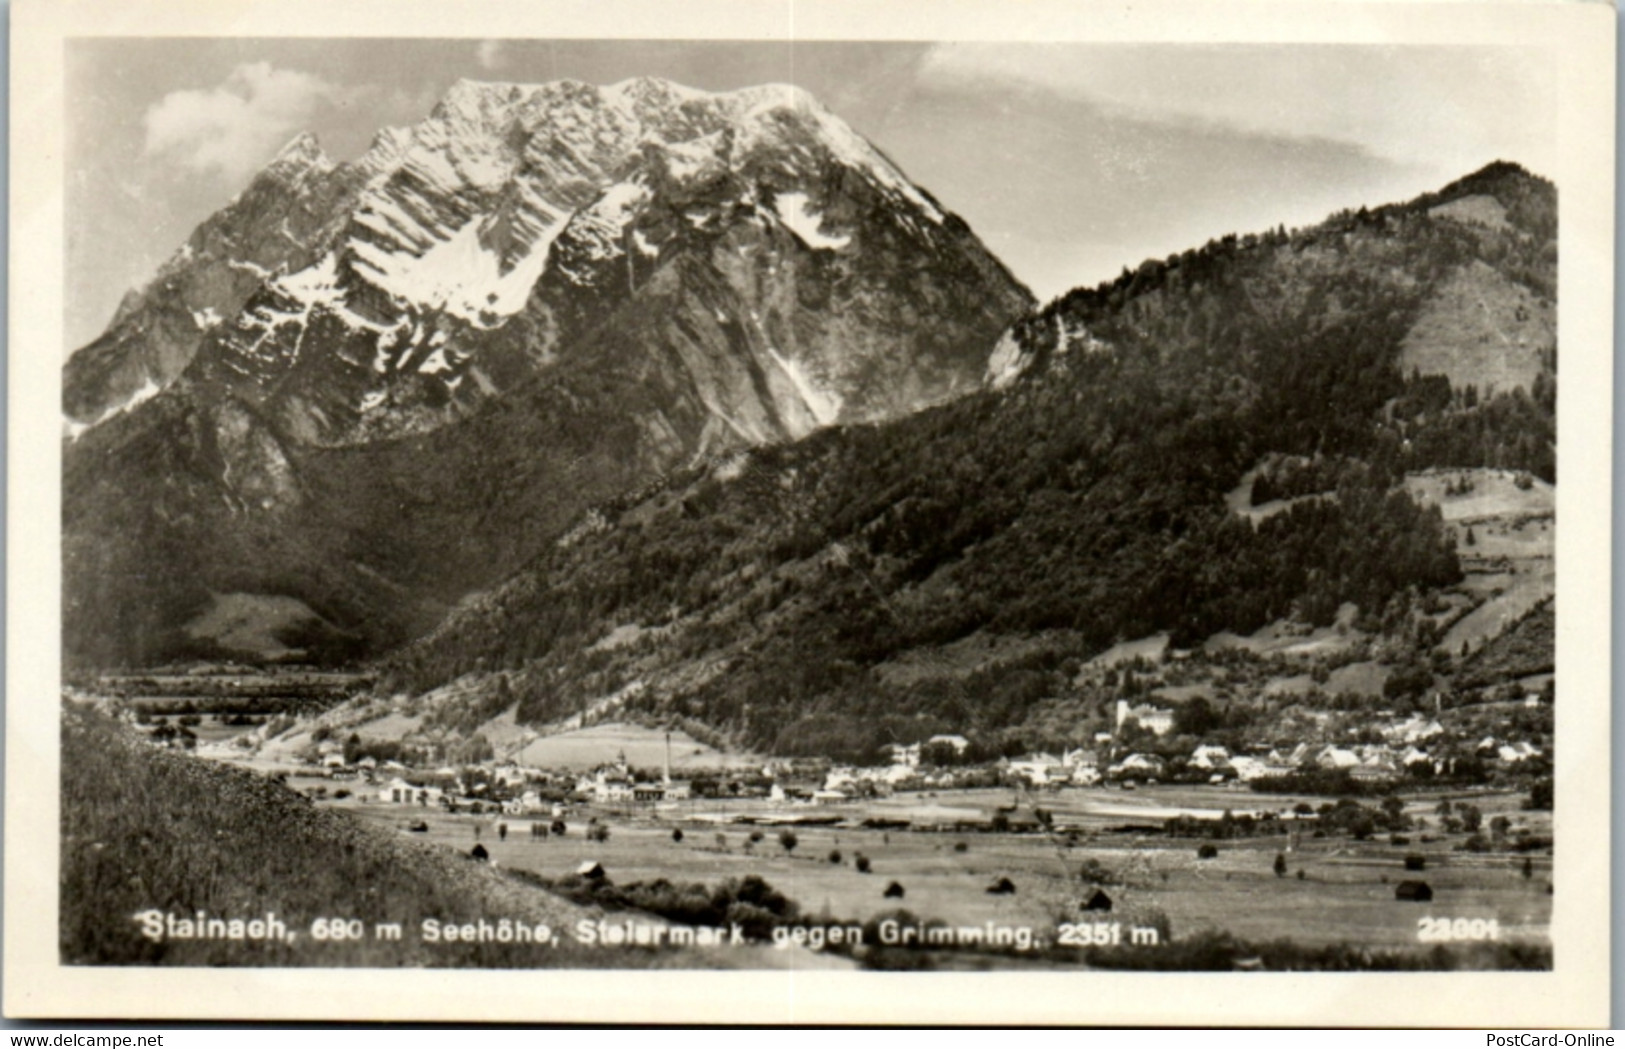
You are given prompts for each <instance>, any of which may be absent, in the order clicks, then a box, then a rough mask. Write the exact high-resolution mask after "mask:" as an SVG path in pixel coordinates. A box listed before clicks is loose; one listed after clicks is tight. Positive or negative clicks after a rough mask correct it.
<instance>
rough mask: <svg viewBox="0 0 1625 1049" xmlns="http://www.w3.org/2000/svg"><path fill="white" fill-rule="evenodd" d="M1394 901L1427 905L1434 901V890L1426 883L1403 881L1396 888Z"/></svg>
mask: <svg viewBox="0 0 1625 1049" xmlns="http://www.w3.org/2000/svg"><path fill="white" fill-rule="evenodd" d="M1394 899H1396V900H1410V901H1412V902H1414V903H1427V902H1428V901H1429V900H1431V899H1433V888H1432V887H1431V886H1429V885H1428V883H1427V882H1425V881H1402V882H1400V883H1399V884H1398V885H1396V886H1395V887H1394Z"/></svg>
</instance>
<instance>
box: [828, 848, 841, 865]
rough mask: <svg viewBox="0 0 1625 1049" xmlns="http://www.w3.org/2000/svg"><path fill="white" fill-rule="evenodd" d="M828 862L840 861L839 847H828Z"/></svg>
mask: <svg viewBox="0 0 1625 1049" xmlns="http://www.w3.org/2000/svg"><path fill="white" fill-rule="evenodd" d="M829 862H831V863H840V862H841V850H840V849H830V850H829Z"/></svg>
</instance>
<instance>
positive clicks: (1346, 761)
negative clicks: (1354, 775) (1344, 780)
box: [1315, 747, 1360, 769]
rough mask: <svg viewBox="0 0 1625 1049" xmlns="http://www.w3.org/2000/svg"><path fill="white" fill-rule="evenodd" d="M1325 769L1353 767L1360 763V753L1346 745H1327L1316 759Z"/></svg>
mask: <svg viewBox="0 0 1625 1049" xmlns="http://www.w3.org/2000/svg"><path fill="white" fill-rule="evenodd" d="M1315 764H1317V765H1319V766H1320V767H1321V768H1323V769H1352V768H1354V767H1355V766H1356V765H1358V764H1360V755H1358V754H1356V753H1354V751H1352V750H1349V749H1347V748H1345V747H1327V748H1326V749H1325V750H1323V751H1321V752H1320V756H1319V757H1317V758H1316V759H1315Z"/></svg>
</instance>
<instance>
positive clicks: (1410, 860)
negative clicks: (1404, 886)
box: [1405, 852, 1428, 871]
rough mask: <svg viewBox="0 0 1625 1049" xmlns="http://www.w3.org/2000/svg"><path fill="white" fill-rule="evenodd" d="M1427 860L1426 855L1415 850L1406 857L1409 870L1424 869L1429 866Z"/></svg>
mask: <svg viewBox="0 0 1625 1049" xmlns="http://www.w3.org/2000/svg"><path fill="white" fill-rule="evenodd" d="M1427 862H1428V861H1427V857H1426V856H1419V855H1417V854H1416V853H1414V852H1413V853H1411V854H1410V855H1408V856H1406V857H1405V869H1406V870H1408V871H1419V870H1423V869H1425V868H1426V867H1427Z"/></svg>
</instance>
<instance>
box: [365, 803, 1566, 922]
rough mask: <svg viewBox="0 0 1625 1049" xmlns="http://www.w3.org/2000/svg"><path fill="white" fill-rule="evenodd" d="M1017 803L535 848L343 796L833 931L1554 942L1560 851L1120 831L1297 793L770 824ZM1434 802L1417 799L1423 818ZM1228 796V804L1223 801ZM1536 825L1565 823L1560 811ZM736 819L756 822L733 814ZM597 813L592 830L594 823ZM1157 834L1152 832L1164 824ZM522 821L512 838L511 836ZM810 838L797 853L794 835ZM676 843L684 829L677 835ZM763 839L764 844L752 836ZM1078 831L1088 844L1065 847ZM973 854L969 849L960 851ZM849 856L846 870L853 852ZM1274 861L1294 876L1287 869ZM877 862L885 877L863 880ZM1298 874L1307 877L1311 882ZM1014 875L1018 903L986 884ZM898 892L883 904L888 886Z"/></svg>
mask: <svg viewBox="0 0 1625 1049" xmlns="http://www.w3.org/2000/svg"><path fill="white" fill-rule="evenodd" d="M1011 800H1012V797H1011V793H1010V792H1009V791H964V792H947V791H944V792H940V793H938V794H937V795H936V796H934V797H932V796H927V795H900V796H894V797H892V798H887V799H878V800H875V801H872V802H867V803H865V804H864V805H863V806H862V807H861V808H857V807H851V808H846V809H843V810H840V811H831V812H825V811H824V810H821V809H807V808H805V807H796V808H795V809H793V810H791V809H787V808H786V807H777V808H775V807H773V806H770V805H768V804H767V803H765V802H749V803H739V802H705V801H696V802H694V803H691V804H690V803H684V804H682V805H680V806H678V807H676V808H673V809H669V810H665V811H660V810H655V809H652V808H649V807H642V808H637V807H633V806H625V807H613V808H612V807H606V806H581V807H579V808H577V809H576V810H575V811H573V812H572V813H571V814H569V815H568V816H567V817H566V819H565V822H566V824H567V829H566V832H565V834H564V835H563V836H562V837H560V836H554V835H548V836H546V837H542V838H534V837H532V832H531V826H532V824H533V823H536V822H541V823H547V822H551V820H550V818H547V817H538V818H536V819H532V818H529V817H493V816H480V817H476V816H471V815H467V814H446V813H442V812H439V811H427V812H424V811H422V810H414V809H402V808H400V807H396V806H388V805H380V804H373V803H360V802H355V801H353V800H352V801H347V802H345V803H343V804H347V805H351V806H352V807H353V808H354V809H355V810H356V811H357V812H359V813H361V814H363V815H364V816H366V817H367V818H368V819H371V820H373V821H376V822H377V823H378V824H379V825H380V826H385V827H393V828H396V829H397V831H399V830H400V829H402V828H403V827H404V826H406V825H407V824H409V823H411V822H416V821H418V820H420V819H421V820H422V821H423V822H425V823H426V824H427V826H428V830H427V832H426V833H424V834H421V835H413V836H414V837H422V838H425V839H427V840H428V841H430V842H433V843H437V844H441V845H444V846H445V847H447V848H450V849H455V850H458V851H464V852H466V851H467V850H469V849H471V848H472V847H473V846H474V845H475V844H480V845H482V846H483V847H484V848H486V849H487V850H488V851H489V853H490V856H491V859H492V860H493V861H494V862H495V863H497V864H499V865H500V866H502V867H505V868H519V869H523V870H526V871H531V872H535V873H536V874H539V875H542V876H544V877H547V878H553V879H557V878H562V877H566V876H568V875H569V874H570V873H571V872H573V871H575V870H576V869H577V868H578V867H580V866H581V865H582V864H583V863H597V864H599V865H601V866H602V867H603V869H604V871H605V874H606V876H607V877H608V878H609V879H610V880H611V881H613V882H614V883H615V884H617V885H626V884H631V883H637V882H644V883H647V882H654V881H657V880H659V879H666V880H668V881H670V882H673V883H689V882H700V883H705V884H707V885H711V884H716V883H718V882H720V881H722V880H725V879H728V878H739V877H743V876H746V875H751V874H755V875H759V876H760V877H762V878H765V879H766V880H767V881H768V882H769V883H770V884H771V885H772V886H773V887H774V888H776V889H777V890H779V891H780V892H782V893H784V894H785V895H787V896H789V897H790V898H791V899H793V900H794V901H796V903H797V904H799V906H800V909H801V912H802V913H803V914H804V915H810V916H813V917H814V918H817V919H819V920H838V921H856V922H863V921H866V920H869V919H872V918H874V917H876V916H878V915H881V914H884V913H887V912H890V911H893V910H896V909H897V908H899V907H904V908H907V909H908V910H909V911H911V912H913V913H915V914H917V915H919V916H920V917H921V918H926V919H940V920H942V921H946V922H948V923H950V924H955V925H960V924H973V925H974V924H981V923H986V922H993V923H995V924H996V925H1003V926H1012V927H1014V926H1025V927H1028V928H1031V929H1032V930H1034V934H1035V935H1039V936H1046V937H1053V936H1054V933H1055V930H1056V928H1057V926H1058V925H1059V924H1061V923H1071V922H1078V921H1081V920H1091V921H1092V920H1096V919H1097V918H1107V917H1109V918H1110V919H1111V920H1115V921H1119V922H1122V923H1123V924H1124V926H1125V928H1126V927H1127V926H1128V925H1130V924H1133V923H1145V924H1154V925H1160V926H1161V927H1163V928H1166V929H1170V930H1171V932H1172V935H1173V936H1174V937H1175V938H1176V939H1190V938H1192V937H1195V936H1197V935H1199V934H1203V933H1224V934H1229V935H1231V936H1234V937H1239V938H1241V939H1244V940H1247V941H1260V942H1262V941H1269V940H1276V939H1289V940H1291V941H1292V942H1293V943H1296V944H1300V945H1304V946H1309V947H1315V946H1334V945H1357V946H1362V947H1372V948H1386V949H1409V948H1416V949H1418V953H1420V948H1421V946H1422V945H1421V943H1420V942H1419V928H1420V919H1422V918H1424V917H1426V918H1439V917H1446V918H1451V919H1454V918H1468V919H1472V918H1480V919H1494V920H1495V921H1496V923H1497V929H1498V933H1499V940H1500V941H1501V942H1507V943H1525V944H1531V945H1537V946H1538V945H1544V944H1547V943H1549V929H1548V926H1549V922H1550V916H1551V903H1552V897H1551V896H1550V895H1549V894H1548V892H1547V886H1548V884H1549V882H1550V877H1551V866H1550V857H1549V856H1544V855H1534V856H1531V857H1530V858H1529V859H1530V867H1531V870H1530V876H1529V877H1525V876H1524V872H1523V864H1524V859H1525V857H1524V856H1523V855H1511V854H1507V853H1497V854H1472V853H1466V852H1461V851H1457V850H1456V849H1455V847H1454V846H1455V845H1456V844H1458V841H1457V840H1456V839H1453V838H1450V837H1448V836H1441V837H1439V838H1438V839H1437V840H1433V841H1430V842H1427V843H1416V842H1407V843H1405V844H1399V845H1396V844H1393V843H1391V842H1389V841H1387V840H1386V839H1381V840H1377V839H1373V840H1369V841H1364V842H1355V841H1351V840H1348V839H1346V838H1341V837H1338V838H1314V837H1312V836H1309V835H1307V834H1305V835H1301V836H1300V837H1299V838H1298V840H1297V842H1296V846H1295V847H1290V846H1289V840H1288V838H1287V836H1285V835H1271V836H1266V837H1258V838H1246V839H1232V840H1228V841H1222V842H1217V843H1216V847H1217V850H1218V851H1217V855H1216V856H1214V857H1213V858H1211V859H1199V858H1198V848H1199V846H1200V844H1201V842H1200V841H1199V840H1197V839H1187V838H1171V837H1168V836H1165V835H1163V834H1155V833H1150V834H1148V833H1132V832H1131V833H1123V832H1120V831H1114V830H1113V828H1121V827H1123V826H1124V825H1125V819H1126V818H1128V819H1132V820H1133V823H1134V825H1143V824H1144V823H1145V822H1147V821H1146V820H1145V819H1144V818H1143V817H1142V818H1140V819H1133V816H1134V814H1135V813H1136V812H1140V813H1158V814H1160V813H1164V812H1180V811H1200V810H1205V811H1206V812H1207V813H1208V814H1210V815H1212V814H1214V813H1215V812H1216V811H1218V809H1217V808H1216V807H1215V806H1216V804H1217V805H1220V806H1222V807H1233V808H1234V809H1235V810H1236V811H1238V812H1239V811H1242V809H1243V807H1247V808H1258V807H1262V806H1264V805H1265V804H1266V803H1268V805H1269V807H1271V808H1272V809H1273V808H1275V807H1277V806H1278V805H1280V804H1281V802H1282V801H1283V800H1284V801H1285V802H1286V804H1287V805H1290V804H1291V802H1292V801H1294V800H1296V799H1277V798H1274V797H1270V796H1260V795H1255V794H1237V793H1236V792H1233V791H1230V792H1227V791H1220V790H1213V789H1207V788H1185V789H1179V788H1168V789H1158V788H1151V789H1145V788H1142V789H1141V790H1140V791H1138V792H1134V793H1132V794H1126V793H1124V792H1120V791H1106V790H1081V789H1079V790H1065V791H1061V792H1059V793H1057V794H1054V795H1045V796H1043V799H1042V801H1041V804H1042V805H1044V806H1045V807H1046V808H1048V809H1050V810H1052V811H1053V813H1054V819H1055V823H1056V825H1057V826H1067V827H1071V828H1074V833H1073V834H1072V835H1070V836H1069V835H1067V834H1064V833H992V832H986V831H983V832H956V831H948V830H942V831H933V830H913V829H879V828H873V829H867V828H862V827H854V826H829V825H807V824H800V825H791V826H786V825H784V824H781V823H774V822H769V821H773V820H782V819H785V818H792V817H793V814H800V815H813V816H815V817H834V816H837V815H842V816H847V817H850V818H852V819H864V818H871V819H900V818H914V819H921V818H928V819H934V820H939V821H946V820H948V819H952V818H955V817H956V816H957V815H960V814H974V813H983V814H985V813H986V812H988V811H991V809H992V807H993V806H995V805H1004V804H1009V802H1010V801H1011ZM1436 801H1437V797H1436V796H1435V797H1434V798H1432V799H1428V800H1426V801H1424V800H1421V799H1418V800H1415V801H1413V802H1412V807H1413V808H1414V809H1415V810H1416V811H1417V813H1418V815H1420V814H1421V812H1422V811H1423V810H1427V809H1430V806H1431V805H1432V804H1433V803H1435V802H1436ZM1516 801H1517V799H1516V798H1515V797H1514V796H1512V795H1487V794H1486V795H1475V803H1477V804H1479V805H1480V807H1481V808H1483V810H1484V811H1485V813H1486V819H1488V818H1490V816H1491V815H1492V814H1494V813H1497V812H1502V811H1511V810H1512V809H1514V808H1515V807H1516ZM1225 803H1228V804H1225ZM1521 815H1523V816H1525V817H1536V818H1537V821H1538V822H1541V823H1542V824H1543V825H1544V826H1546V829H1547V830H1548V831H1549V823H1546V822H1545V820H1546V816H1545V814H1531V813H1523V814H1521ZM738 818H746V819H752V820H759V821H763V822H760V823H737V822H731V821H732V820H735V819H738ZM589 821H593V822H589ZM1150 822H1155V821H1150ZM502 824H506V825H507V827H508V835H507V838H506V840H502V839H501V838H500V836H499V830H498V828H499V826H500V825H502ZM595 825H602V826H604V827H605V828H606V829H607V831H608V836H607V838H606V839H605V840H602V841H596V840H592V839H591V838H590V837H589V835H588V830H589V828H590V827H592V826H595ZM785 830H788V831H789V832H790V833H792V834H793V835H794V839H795V845H794V848H793V849H790V850H787V849H785V848H784V847H783V845H782V844H781V843H780V837H779V836H780V834H781V832H783V831H785ZM674 832H681V838H680V840H677V838H676V835H675V834H674ZM753 834H759V835H760V840H758V841H754V842H753V841H752V840H751V839H752V836H753ZM1069 837H1070V838H1072V839H1073V841H1071V842H1069ZM961 846H962V848H961ZM837 854H838V858H837ZM1277 854H1282V855H1284V856H1285V860H1286V874H1285V876H1280V875H1278V874H1277V873H1276V872H1275V869H1274V866H1275V859H1276V856H1277ZM1407 855H1421V856H1422V857H1423V858H1424V864H1425V866H1424V870H1423V871H1422V872H1421V873H1416V872H1411V871H1407V870H1406V869H1405V857H1406V856H1407ZM859 856H863V857H866V858H867V859H868V861H869V871H868V872H867V873H864V872H861V871H860V870H858V869H857V858H858V857H859ZM1300 871H1301V872H1302V874H1301V876H1300V874H1299V872H1300ZM1000 878H1008V879H1010V881H1011V883H1012V885H1013V887H1014V892H1012V893H1009V894H993V893H989V892H987V891H986V890H987V889H988V887H989V886H990V885H992V884H993V883H994V882H996V881H997V880H998V879H1000ZM1407 878H1421V879H1423V880H1425V881H1426V882H1427V883H1428V884H1429V886H1430V887H1431V888H1432V890H1433V892H1434V897H1433V899H1432V901H1431V902H1429V903H1415V902H1402V901H1398V900H1396V899H1395V886H1396V885H1397V883H1398V882H1400V881H1403V880H1406V879H1407ZM894 882H895V883H897V884H898V885H900V886H901V887H902V889H903V896H902V897H901V898H899V897H896V896H887V895H885V892H886V890H887V888H888V886H890V885H891V884H892V883H894ZM1097 887H1098V888H1101V889H1103V890H1104V891H1105V892H1106V893H1107V895H1108V896H1110V897H1111V899H1112V902H1113V910H1112V912H1111V914H1110V915H1109V916H1106V915H1100V914H1097V913H1095V912H1086V911H1084V910H1083V909H1082V904H1083V902H1084V901H1085V900H1086V899H1087V898H1088V896H1089V895H1090V894H1091V893H1092V891H1093V890H1094V889H1095V888H1097Z"/></svg>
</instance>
